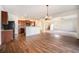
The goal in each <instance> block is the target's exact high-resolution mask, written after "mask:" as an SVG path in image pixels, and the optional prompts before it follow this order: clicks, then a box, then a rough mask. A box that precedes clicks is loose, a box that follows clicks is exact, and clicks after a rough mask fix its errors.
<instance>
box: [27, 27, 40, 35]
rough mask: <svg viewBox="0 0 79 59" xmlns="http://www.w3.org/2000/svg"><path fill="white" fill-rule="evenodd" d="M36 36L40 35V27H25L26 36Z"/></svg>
mask: <svg viewBox="0 0 79 59" xmlns="http://www.w3.org/2000/svg"><path fill="white" fill-rule="evenodd" d="M37 34H40V27H37V26H27V27H26V36H32V35H37Z"/></svg>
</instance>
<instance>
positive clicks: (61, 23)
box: [52, 10, 79, 38]
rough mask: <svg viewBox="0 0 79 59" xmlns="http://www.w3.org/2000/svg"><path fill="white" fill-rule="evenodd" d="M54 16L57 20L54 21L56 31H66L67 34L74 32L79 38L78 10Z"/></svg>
mask: <svg viewBox="0 0 79 59" xmlns="http://www.w3.org/2000/svg"><path fill="white" fill-rule="evenodd" d="M54 16H55V18H54V19H52V24H54V26H53V28H54V30H60V31H65V32H67V33H70V32H74V33H76V35H75V36H76V37H77V38H79V37H78V35H77V32H78V31H79V26H78V25H79V22H78V21H77V20H78V18H77V10H73V11H67V12H63V13H60V14H56V15H54ZM77 22H78V23H77Z"/></svg>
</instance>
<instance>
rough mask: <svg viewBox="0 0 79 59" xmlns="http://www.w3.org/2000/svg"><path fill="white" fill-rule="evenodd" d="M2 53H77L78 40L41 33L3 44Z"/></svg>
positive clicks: (20, 37) (78, 50)
mask: <svg viewBox="0 0 79 59" xmlns="http://www.w3.org/2000/svg"><path fill="white" fill-rule="evenodd" d="M0 52H2V53H9V52H10V53H23V52H24V53H25V52H26V53H71V52H72V53H79V40H78V39H76V38H74V37H68V36H60V37H55V36H54V34H50V33H43V34H39V35H35V36H31V37H27V38H26V37H24V36H23V35H20V36H19V37H18V38H17V40H14V41H11V42H9V43H6V44H3V45H2V46H1V49H0Z"/></svg>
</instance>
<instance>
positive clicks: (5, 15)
mask: <svg viewBox="0 0 79 59" xmlns="http://www.w3.org/2000/svg"><path fill="white" fill-rule="evenodd" d="M1 20H2V24H5V25H6V24H8V12H6V11H1Z"/></svg>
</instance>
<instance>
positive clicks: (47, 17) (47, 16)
mask: <svg viewBox="0 0 79 59" xmlns="http://www.w3.org/2000/svg"><path fill="white" fill-rule="evenodd" d="M48 7H49V5H46V8H47V14H46V17H45V20H50V17H49V14H48Z"/></svg>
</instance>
